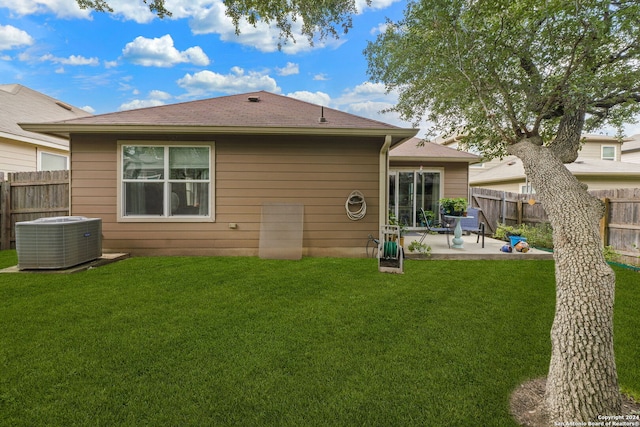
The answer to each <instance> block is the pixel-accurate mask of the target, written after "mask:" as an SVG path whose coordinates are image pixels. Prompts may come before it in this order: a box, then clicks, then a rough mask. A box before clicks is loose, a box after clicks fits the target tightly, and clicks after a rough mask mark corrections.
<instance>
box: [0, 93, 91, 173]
mask: <svg viewBox="0 0 640 427" xmlns="http://www.w3.org/2000/svg"><path fill="white" fill-rule="evenodd" d="M85 116H90V114H89V113H87V112H86V111H83V110H81V109H79V108H76V107H73V106H71V105H68V104H65V103H64V102H62V101H58V100H56V99H53V98H51V97H49V96H47V95H44V94H42V93H40V92H36V91H34V90H32V89H29V88H28V87H25V86H22V85H19V84H8V85H0V173H7V172H31V171H41V170H59V169H68V168H69V141H68V139H67V138H66V137H61V136H55V135H43V134H41V133H36V132H30V131H27V130H24V129H22V128H21V127H20V126H18V123H21V122H35V121H53V120H68V119H74V118H78V117H85Z"/></svg>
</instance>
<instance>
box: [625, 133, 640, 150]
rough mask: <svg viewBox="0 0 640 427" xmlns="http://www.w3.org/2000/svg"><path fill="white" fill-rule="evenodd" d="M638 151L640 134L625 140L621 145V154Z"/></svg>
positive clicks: (639, 148)
mask: <svg viewBox="0 0 640 427" xmlns="http://www.w3.org/2000/svg"><path fill="white" fill-rule="evenodd" d="M637 151H640V134H637V135H633V136H632V137H631V138H630V139H625V140H624V143H623V144H622V152H623V153H632V152H637Z"/></svg>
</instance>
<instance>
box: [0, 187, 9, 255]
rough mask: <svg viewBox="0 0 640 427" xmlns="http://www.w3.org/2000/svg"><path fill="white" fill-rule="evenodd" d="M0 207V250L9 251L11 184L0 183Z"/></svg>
mask: <svg viewBox="0 0 640 427" xmlns="http://www.w3.org/2000/svg"><path fill="white" fill-rule="evenodd" d="M0 207H1V208H2V212H0V215H2V224H0V250H6V249H11V182H9V181H2V183H0Z"/></svg>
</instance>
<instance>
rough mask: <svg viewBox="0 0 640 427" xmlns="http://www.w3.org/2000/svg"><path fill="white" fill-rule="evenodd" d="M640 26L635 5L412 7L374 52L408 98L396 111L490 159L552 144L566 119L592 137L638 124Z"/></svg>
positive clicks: (525, 0)
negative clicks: (593, 132)
mask: <svg viewBox="0 0 640 427" xmlns="http://www.w3.org/2000/svg"><path fill="white" fill-rule="evenodd" d="M639 22H640V4H639V3H638V2H637V1H635V0H622V1H620V2H603V1H599V0H580V1H579V2H577V3H576V2H567V1H564V0H548V1H545V2H542V3H541V2H540V1H539V0H515V1H504V0H490V1H481V2H469V1H451V0H420V1H410V2H409V4H408V6H407V8H406V10H405V14H404V18H403V19H402V20H400V21H399V22H389V23H388V25H387V27H386V31H385V32H384V33H382V34H380V35H379V36H378V37H377V39H376V41H375V42H371V43H369V44H368V46H367V48H366V50H365V55H366V56H367V59H368V62H369V74H370V76H371V77H372V79H373V80H375V81H381V82H383V83H385V84H386V87H387V89H388V90H397V91H399V93H400V97H399V102H398V104H397V105H396V106H395V107H394V108H393V109H392V110H394V111H397V112H398V113H400V115H401V116H402V117H403V118H404V119H407V120H413V121H414V122H416V123H417V122H418V121H420V120H421V119H427V120H429V121H430V122H432V123H434V128H433V129H432V130H433V132H432V134H433V135H439V134H441V133H445V134H453V133H457V132H460V131H461V132H462V133H463V134H464V135H465V138H464V140H463V141H462V142H461V144H462V145H463V146H465V145H466V146H476V147H478V148H479V149H480V151H481V152H482V153H483V154H484V156H485V157H487V158H491V157H495V156H500V155H503V154H504V153H505V148H506V146H507V145H510V144H514V143H516V142H518V141H519V140H520V139H522V138H523V137H540V138H541V139H542V140H543V141H546V142H549V140H550V139H551V138H552V137H554V136H556V134H557V133H558V129H559V128H558V126H559V124H560V122H561V120H562V118H563V117H577V118H578V120H576V121H574V123H568V122H567V123H566V124H569V125H573V124H575V125H577V126H579V127H581V126H582V120H581V119H580V117H581V114H582V113H584V112H586V113H587V124H586V128H585V130H590V129H596V128H598V127H601V126H603V125H605V124H611V125H613V126H617V125H619V124H620V123H622V122H624V121H629V120H631V118H632V117H633V116H634V115H635V114H636V113H637V112H638V111H639V104H638V101H639V100H640V94H639V91H638V88H637V82H638V80H639V79H640V61H639V59H640V30H639ZM578 134H579V132H578Z"/></svg>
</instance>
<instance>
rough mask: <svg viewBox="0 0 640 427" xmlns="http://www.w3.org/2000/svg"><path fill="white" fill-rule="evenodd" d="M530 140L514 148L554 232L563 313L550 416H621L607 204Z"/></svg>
mask: <svg viewBox="0 0 640 427" xmlns="http://www.w3.org/2000/svg"><path fill="white" fill-rule="evenodd" d="M554 151H555V150H551V149H549V148H547V147H544V146H540V145H536V144H534V143H532V142H531V141H529V140H527V139H524V140H522V141H520V142H518V143H517V144H515V145H512V146H511V147H509V152H510V153H511V154H515V155H517V156H518V157H519V158H520V159H522V162H523V165H524V168H525V172H526V174H527V177H528V178H529V180H530V182H531V183H532V184H533V186H534V188H535V189H536V196H537V197H538V198H539V200H540V201H541V202H542V204H543V206H544V208H545V210H546V212H547V215H548V216H549V220H550V222H551V225H552V227H553V243H554V260H555V273H556V311H555V318H554V321H553V326H552V329H551V343H552V352H551V363H550V365H549V374H548V377H547V386H546V392H545V399H544V408H543V409H544V410H546V411H547V413H548V415H549V419H550V422H551V425H559V423H564V424H565V425H567V424H566V423H569V422H588V421H590V420H591V421H593V420H597V418H598V415H619V414H620V409H621V395H620V390H619V387H618V376H617V372H616V364H615V358H614V351H613V303H614V290H615V274H614V272H613V270H612V269H611V267H610V266H609V265H608V264H607V262H606V261H605V259H604V255H603V252H602V246H601V242H600V236H599V232H598V221H599V219H600V218H601V217H602V214H603V212H604V211H603V205H602V203H601V202H600V201H599V200H598V199H596V198H594V197H593V196H591V195H590V194H589V193H588V192H587V191H586V186H584V185H583V184H581V183H580V182H579V181H578V180H577V179H576V178H575V177H574V176H573V175H572V174H571V173H570V172H569V171H568V169H567V168H566V167H565V166H564V165H563V163H562V161H561V159H559V158H558V157H557V156H556V155H554Z"/></svg>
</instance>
